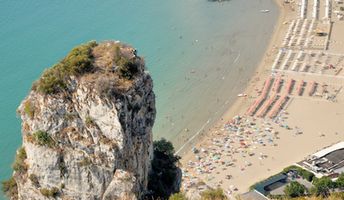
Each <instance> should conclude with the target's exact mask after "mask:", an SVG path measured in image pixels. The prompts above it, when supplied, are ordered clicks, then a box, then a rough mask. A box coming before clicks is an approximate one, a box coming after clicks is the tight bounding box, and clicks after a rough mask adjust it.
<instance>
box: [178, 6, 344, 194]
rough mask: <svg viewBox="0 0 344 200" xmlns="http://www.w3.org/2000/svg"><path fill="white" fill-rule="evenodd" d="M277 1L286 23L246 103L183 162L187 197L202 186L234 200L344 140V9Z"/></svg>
mask: <svg viewBox="0 0 344 200" xmlns="http://www.w3.org/2000/svg"><path fill="white" fill-rule="evenodd" d="M275 2H276V4H277V6H278V7H279V9H280V13H279V18H278V21H277V23H276V25H275V28H274V31H273V32H272V36H271V39H270V42H269V45H268V47H267V48H266V51H265V53H264V56H263V57H262V59H261V62H260V63H259V64H258V66H257V68H256V70H255V73H254V75H253V76H252V77H251V79H250V81H249V83H248V85H247V87H246V89H245V90H244V92H245V94H247V96H245V97H238V99H237V100H236V101H235V102H234V103H233V104H232V105H231V106H230V107H229V109H228V110H227V111H226V113H225V114H224V115H223V117H222V119H221V120H218V121H217V122H216V124H215V125H214V126H213V127H212V128H211V129H210V130H209V131H207V133H206V134H205V136H203V137H202V138H200V139H199V141H198V143H197V145H195V146H194V147H195V148H194V149H193V150H192V151H189V152H188V153H186V154H185V155H184V156H183V157H182V160H181V163H182V168H183V171H184V173H185V175H184V178H183V188H184V189H185V190H186V191H188V190H190V191H192V190H193V189H194V187H197V188H198V190H202V189H200V187H199V186H198V185H199V184H200V183H203V184H204V185H206V186H207V187H212V188H216V187H220V188H222V189H224V191H225V192H226V193H227V194H228V196H231V197H233V198H234V197H235V195H238V194H241V193H244V192H246V191H248V190H249V186H250V185H253V184H254V183H256V182H258V181H261V180H264V179H266V178H267V177H269V176H271V175H272V174H276V173H278V172H280V171H282V169H284V168H285V167H288V166H290V165H293V164H295V163H298V162H300V161H301V160H304V159H306V157H307V156H309V155H310V154H312V153H314V152H316V151H318V150H319V149H322V148H323V147H324V146H329V145H333V144H335V143H338V142H340V141H343V140H344V125H343V124H342V123H341V122H342V121H343V120H344V109H343V108H344V107H343V105H344V90H343V88H344V81H343V80H344V79H343V78H344V73H343V71H342V70H343V69H344V54H343V53H344V48H343V46H342V44H344V38H343V37H342V35H343V33H344V23H343V20H341V19H340V15H341V14H340V15H339V14H337V13H339V11H338V10H339V8H340V5H339V4H334V6H333V8H332V7H329V6H327V5H326V4H325V3H324V2H322V3H320V4H316V3H312V2H308V4H307V1H300V2H299V1H292V2H289V3H284V2H282V1H278V0H275ZM308 11H309V12H308ZM329 13H335V14H332V15H331V14H329ZM343 15H344V14H343Z"/></svg>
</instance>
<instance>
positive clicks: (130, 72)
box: [114, 46, 138, 80]
mask: <svg viewBox="0 0 344 200" xmlns="http://www.w3.org/2000/svg"><path fill="white" fill-rule="evenodd" d="M114 62H115V64H116V65H117V67H118V68H117V70H118V73H119V75H120V76H122V77H124V78H126V79H128V80H131V79H132V78H133V77H134V76H135V75H136V74H137V73H138V63H137V62H136V61H135V58H131V59H130V58H127V57H125V56H124V55H122V53H121V50H120V47H119V46H116V50H115V59H114Z"/></svg>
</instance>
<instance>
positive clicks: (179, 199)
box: [168, 192, 187, 200]
mask: <svg viewBox="0 0 344 200" xmlns="http://www.w3.org/2000/svg"><path fill="white" fill-rule="evenodd" d="M168 200H187V198H186V196H185V194H183V193H181V192H179V193H175V194H173V195H171V196H170V198H168Z"/></svg>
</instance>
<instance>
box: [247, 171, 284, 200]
mask: <svg viewBox="0 0 344 200" xmlns="http://www.w3.org/2000/svg"><path fill="white" fill-rule="evenodd" d="M286 178H287V176H286V175H285V174H277V175H275V176H272V177H270V178H268V179H266V180H264V181H262V182H259V183H257V185H256V186H255V187H254V189H255V190H257V191H258V192H260V193H261V194H263V195H266V194H267V193H268V192H269V191H266V187H267V186H269V185H272V184H273V183H276V182H279V181H281V180H284V179H286Z"/></svg>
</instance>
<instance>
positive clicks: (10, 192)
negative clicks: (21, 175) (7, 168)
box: [2, 177, 18, 199]
mask: <svg viewBox="0 0 344 200" xmlns="http://www.w3.org/2000/svg"><path fill="white" fill-rule="evenodd" d="M2 191H3V193H5V195H6V196H7V197H8V198H9V199H18V187H17V182H16V180H15V179H14V178H13V177H11V178H10V179H8V180H6V181H3V182H2Z"/></svg>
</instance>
